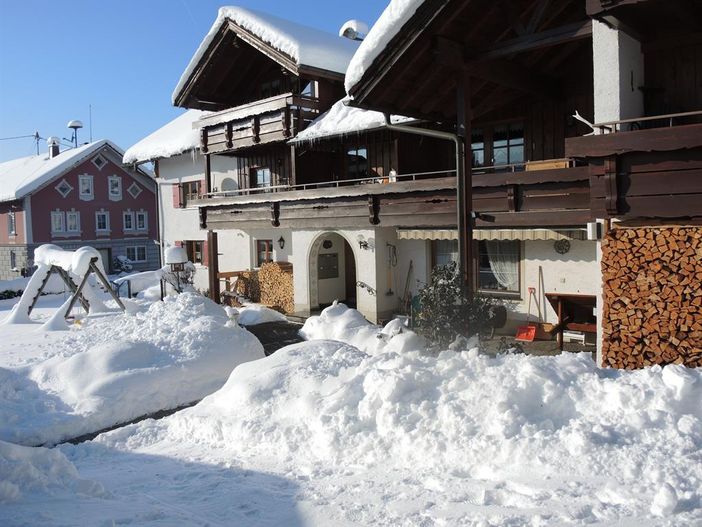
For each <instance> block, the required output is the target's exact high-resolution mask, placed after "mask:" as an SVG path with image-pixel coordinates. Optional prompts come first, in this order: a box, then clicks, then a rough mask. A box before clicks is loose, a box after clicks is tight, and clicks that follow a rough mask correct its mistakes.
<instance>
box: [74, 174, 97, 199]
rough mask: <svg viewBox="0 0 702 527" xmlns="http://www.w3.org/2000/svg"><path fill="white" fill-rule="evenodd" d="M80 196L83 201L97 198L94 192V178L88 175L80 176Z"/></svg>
mask: <svg viewBox="0 0 702 527" xmlns="http://www.w3.org/2000/svg"><path fill="white" fill-rule="evenodd" d="M78 196H79V197H80V199H81V200H83V201H90V200H92V199H93V198H94V197H95V194H94V192H93V176H90V175H88V174H83V175H82V176H78Z"/></svg>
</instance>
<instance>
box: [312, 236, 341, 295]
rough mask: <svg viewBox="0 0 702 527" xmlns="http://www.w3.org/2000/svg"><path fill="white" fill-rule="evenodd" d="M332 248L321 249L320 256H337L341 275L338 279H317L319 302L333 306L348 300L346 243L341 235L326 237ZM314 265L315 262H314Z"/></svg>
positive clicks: (339, 274)
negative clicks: (345, 299)
mask: <svg viewBox="0 0 702 527" xmlns="http://www.w3.org/2000/svg"><path fill="white" fill-rule="evenodd" d="M324 239H325V240H328V241H330V242H331V244H332V246H331V247H329V248H328V249H325V248H324V246H322V247H320V248H319V254H320V255H322V254H336V255H337V258H338V266H339V273H338V276H337V277H336V278H321V277H318V278H317V288H318V293H317V295H318V300H319V303H320V304H331V303H332V302H333V301H334V300H341V299H344V298H346V273H345V270H346V257H345V253H346V249H345V244H346V241H345V240H344V238H342V237H341V236H340V235H339V234H336V233H329V234H327V235H325V236H324ZM312 263H314V262H312Z"/></svg>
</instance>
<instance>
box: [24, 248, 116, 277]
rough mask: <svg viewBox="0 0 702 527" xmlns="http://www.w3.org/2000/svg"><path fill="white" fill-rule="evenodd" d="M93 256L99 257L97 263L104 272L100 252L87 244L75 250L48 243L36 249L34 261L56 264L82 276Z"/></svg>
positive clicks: (49, 264)
mask: <svg viewBox="0 0 702 527" xmlns="http://www.w3.org/2000/svg"><path fill="white" fill-rule="evenodd" d="M93 258H97V262H96V265H97V267H98V269H100V271H101V272H102V273H103V274H104V272H105V268H104V267H103V265H102V258H101V257H100V252H99V251H98V250H97V249H95V248H94V247H88V246H85V247H81V248H80V249H77V250H75V251H66V250H64V249H62V248H61V247H59V246H58V245H52V244H50V243H47V244H44V245H40V246H39V247H37V248H36V249H35V250H34V261H35V262H36V263H37V264H39V265H41V264H44V265H46V266H52V265H55V266H56V267H60V268H61V269H63V270H64V271H67V272H69V273H71V274H73V275H75V276H78V277H81V278H82V277H83V275H85V273H86V272H87V271H88V266H89V265H90V260H92V259H93Z"/></svg>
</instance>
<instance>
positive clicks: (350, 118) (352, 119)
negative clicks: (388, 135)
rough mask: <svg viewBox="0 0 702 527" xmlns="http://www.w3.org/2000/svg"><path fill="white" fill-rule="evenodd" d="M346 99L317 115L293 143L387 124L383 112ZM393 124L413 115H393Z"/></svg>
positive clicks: (408, 118)
mask: <svg viewBox="0 0 702 527" xmlns="http://www.w3.org/2000/svg"><path fill="white" fill-rule="evenodd" d="M345 100H346V99H342V100H340V101H337V102H335V103H334V105H333V106H332V107H331V108H330V109H329V110H328V111H326V112H325V113H323V114H322V115H320V116H319V117H317V118H316V119H315V120H314V121H312V123H311V124H310V125H309V126H308V127H307V128H305V129H304V130H303V131H302V132H300V133H299V134H297V135H296V136H295V139H293V140H292V141H291V142H292V143H298V142H304V141H314V140H316V139H321V138H324V137H333V136H337V135H344V134H350V133H354V132H362V131H364V130H374V129H377V128H382V127H383V126H385V117H384V116H383V114H382V113H381V112H375V111H372V110H362V109H360V108H354V107H353V106H347V105H345V104H344V101H345ZM390 120H391V122H392V124H399V123H406V122H409V121H412V120H413V119H412V118H411V117H404V116H401V115H393V116H392V117H391V118H390Z"/></svg>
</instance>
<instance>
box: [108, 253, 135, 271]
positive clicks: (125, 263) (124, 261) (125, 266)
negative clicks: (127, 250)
mask: <svg viewBox="0 0 702 527" xmlns="http://www.w3.org/2000/svg"><path fill="white" fill-rule="evenodd" d="M112 268H113V269H114V270H115V272H116V273H128V272H129V271H131V270H132V269H133V268H134V266H133V265H132V261H131V260H130V259H129V258H127V257H126V256H124V255H121V254H120V255H119V256H115V257H114V258H113V259H112Z"/></svg>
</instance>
